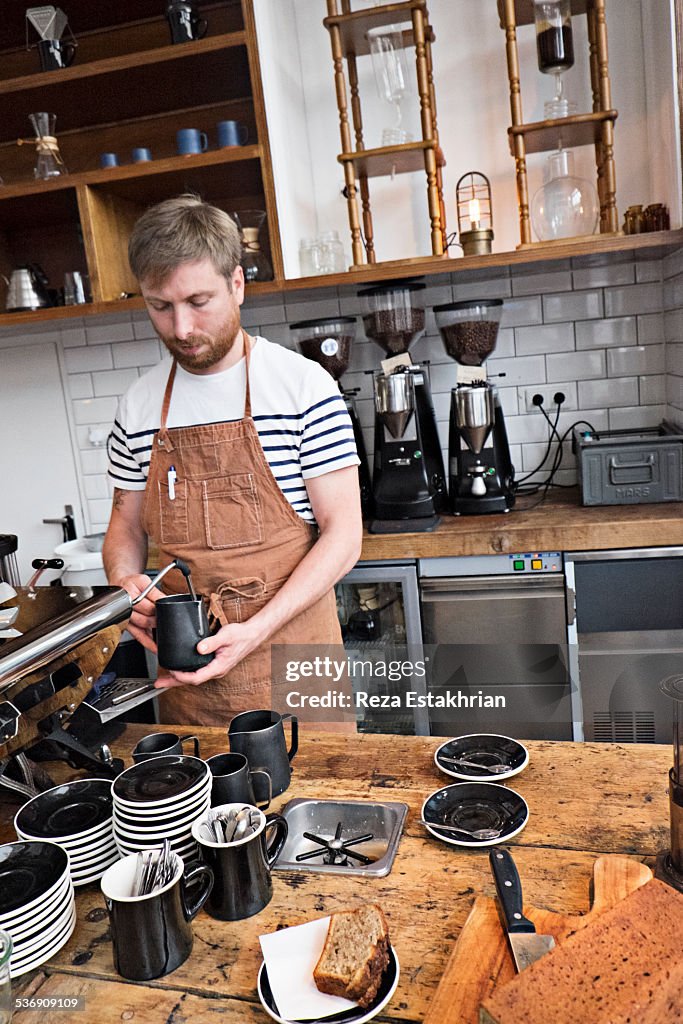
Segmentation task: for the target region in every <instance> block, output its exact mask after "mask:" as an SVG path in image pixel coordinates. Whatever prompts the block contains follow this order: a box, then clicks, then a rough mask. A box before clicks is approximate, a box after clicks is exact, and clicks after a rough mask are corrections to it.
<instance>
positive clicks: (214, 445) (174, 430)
mask: <svg viewBox="0 0 683 1024" xmlns="http://www.w3.org/2000/svg"><path fill="white" fill-rule="evenodd" d="M128 256H129V261H130V265H131V268H132V270H133V273H134V274H135V276H136V277H137V279H138V281H139V284H140V290H141V293H142V296H143V298H144V300H145V305H146V307H147V311H148V313H149V316H150V319H151V321H152V324H153V325H154V329H155V330H156V332H157V334H158V336H159V338H160V339H161V341H162V342H163V344H164V346H165V347H166V349H167V350H168V353H169V356H170V358H166V359H164V360H163V361H162V362H161V363H160V364H158V365H157V366H155V367H153V368H152V369H151V370H150V371H149V372H148V373H146V374H144V376H142V377H140V378H139V379H138V380H136V381H135V382H134V383H133V384H132V385H131V387H130V388H129V389H128V391H127V392H126V394H125V395H124V396H123V398H122V399H121V401H120V403H119V407H118V410H117V414H116V420H115V423H114V428H113V431H112V434H111V438H110V446H109V457H110V463H109V476H110V478H111V480H112V481H113V485H114V499H113V507H112V513H111V520H110V523H109V528H108V530H107V535H106V538H105V543H104V549H103V557H104V565H105V569H106V572H107V578H108V580H109V582H110V583H111V584H113V585H116V586H120V587H123V588H124V589H125V590H127V591H128V593H129V594H130V595H131V596H132V597H136V596H137V595H138V594H139V593H140V592H141V591H142V590H143V589H144V588H145V587H146V586H147V584H148V583H149V582H150V578H149V577H148V576H147V575H145V568H146V566H147V558H148V541H149V540H151V541H152V542H153V543H154V545H155V546H156V548H157V549H158V557H159V563H160V565H165V564H167V563H168V562H170V561H172V560H173V559H174V558H181V559H182V560H183V561H185V562H186V563H187V564H188V565H189V567H190V570H191V573H192V581H193V584H194V587H195V589H196V590H197V591H198V592H200V593H202V594H204V595H206V596H209V595H211V599H212V606H213V608H214V610H215V609H218V614H219V619H220V621H221V622H223V623H224V625H223V626H222V627H221V628H220V629H219V630H218V632H216V633H215V634H214V635H212V636H210V637H209V638H207V639H206V640H203V641H201V643H200V644H199V646H198V650H199V652H200V653H203V654H204V653H210V652H214V654H215V657H214V659H213V661H211V662H210V663H209V664H208V665H206V666H205V667H203V668H200V669H198V670H197V671H196V672H177V671H175V672H165V671H162V672H161V674H160V678H159V680H158V681H157V686H158V687H159V688H160V690H161V691H162V694H163V696H162V698H161V702H160V703H161V710H160V714H161V719H162V721H165V722H182V723H189V724H196V725H218V724H223V723H225V722H227V721H228V720H229V719H230V718H231V717H232V716H233V715H234V714H236V713H238V712H240V711H245V710H249V709H251V708H261V707H263V708H267V707H269V706H270V704H271V658H270V646H271V644H314V645H318V644H320V645H329V644H339V645H340V644H341V642H342V641H341V633H340V628H339V623H338V619H337V612H336V601H335V595H334V589H333V588H334V584H335V582H336V581H337V580H338V579H340V578H341V577H342V576H343V575H344V574H345V573H346V572H347V571H348V570H349V569H350V568H351V567H352V566H353V565H354V564H355V562H356V561H357V559H358V556H359V553H360V543H361V536H362V521H361V513H360V497H359V488H358V471H357V468H356V467H357V465H358V457H357V455H356V447H355V443H354V436H353V428H352V426H351V422H350V419H349V416H348V413H347V410H346V407H345V404H344V401H343V398H342V396H341V394H340V392H339V389H338V387H337V384H336V383H335V381H334V380H333V378H332V377H331V376H330V375H329V374H328V373H327V372H326V370H324V369H323V368H322V367H321V366H319V365H318V364H317V363H315V362H312V361H311V360H308V359H305V358H304V357H303V356H301V355H298V354H297V353H294V352H291V351H290V350H289V349H286V348H284V347H282V346H280V345H277V344H273V343H272V342H269V341H267V340H266V339H265V338H262V337H258V336H254V337H250V336H249V335H248V334H247V332H246V331H245V330H244V329H243V328H242V327H241V324H240V306H241V305H242V302H243V300H244V274H243V272H242V267H241V266H240V256H241V242H240V236H239V232H238V230H237V227H236V225H235V223H234V221H233V220H232V219H231V218H230V217H229V216H228V215H227V214H226V213H225V212H223V211H222V210H220V209H218V208H216V207H213V206H210V205H208V204H207V203H204V202H203V201H202V200H200V199H199V198H197V197H196V196H192V195H185V196H179V197H177V198H175V199H170V200H167V201H165V202H163V203H160V204H158V205H157V206H154V207H152V208H151V209H149V210H147V211H146V212H145V213H144V214H143V215H142V217H141V218H140V219H139V221H138V222H137V223H136V225H135V227H134V230H133V233H132V236H131V239H130V243H129V248H128ZM185 589H186V588H185V581H184V579H183V577H182V576H181V575H180V573H178V572H177V571H174V572H173V573H169V574H168V575H167V576H166V577H165V578H164V581H163V590H164V591H165V592H167V593H168V592H170V593H174V592H175V593H177V592H184V591H185ZM161 596H162V591H161V590H160V589H158V588H155V589H154V590H153V591H151V593H150V595H149V597H148V598H146V599H145V600H144V601H143V602H141V603H140V604H138V605H137V606H136V607H135V609H134V611H133V614H132V617H131V620H130V623H129V626H128V629H129V630H130V632H131V633H132V635H133V636H134V637H136V638H137V639H138V640H139V641H140V642H141V643H142V644H143V645H144V646H145V647H147V648H149V649H150V650H153V651H154V650H156V646H155V643H154V639H153V632H152V631H153V628H154V625H155V610H154V603H155V600H158V598H159V597H161ZM162 668H163V667H162Z"/></svg>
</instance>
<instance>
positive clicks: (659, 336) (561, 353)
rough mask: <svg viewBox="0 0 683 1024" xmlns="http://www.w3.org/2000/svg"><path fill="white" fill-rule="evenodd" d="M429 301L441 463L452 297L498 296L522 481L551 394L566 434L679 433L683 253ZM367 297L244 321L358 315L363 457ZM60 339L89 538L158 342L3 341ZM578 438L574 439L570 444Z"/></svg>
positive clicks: (125, 323)
mask: <svg viewBox="0 0 683 1024" xmlns="http://www.w3.org/2000/svg"><path fill="white" fill-rule="evenodd" d="M426 285H427V287H426V288H425V290H424V291H423V292H422V293H421V297H422V299H423V300H425V302H426V306H427V316H426V333H425V335H424V336H423V337H422V338H421V339H420V340H419V341H417V342H416V344H415V345H414V347H413V350H412V356H413V358H414V359H415V360H429V362H430V365H431V383H432V391H433V399H434V408H435V413H436V418H437V424H438V428H439V434H440V437H441V442H442V445H443V450H444V458H445V457H446V454H447V452H446V448H447V445H448V416H449V409H450V389H451V388H452V387H453V386H454V384H455V365H454V363H453V361H452V360H451V359H450V358H449V356H448V355H447V354H446V351H445V349H444V346H443V344H442V341H441V337H440V335H439V333H438V330H437V328H436V325H435V321H434V316H433V313H432V307H433V306H434V305H439V304H441V303H445V302H450V301H453V300H456V301H460V300H464V299H476V298H492V297H493V298H503V299H504V306H503V317H502V325H501V329H500V332H499V336H498V344H497V347H496V349H495V351H494V353H493V354H492V356H491V357H490V358H489V360H488V364H487V366H488V372H489V375H491V376H493V375H494V374H504V375H505V376H501V377H499V378H498V380H497V383H498V386H499V390H500V396H501V401H502V404H503V408H504V411H505V415H506V423H507V429H508V436H509V441H510V445H511V453H512V458H513V461H514V463H515V466H516V468H517V475H518V476H526V475H527V474H533V479H535V480H543V479H545V478H546V476H547V473H548V470H549V467H550V465H551V464H552V461H553V458H554V455H555V449H556V444H555V442H553V444H552V452H551V456H550V458H548V459H546V460H545V462H544V463H543V464H542V466H541V468H540V470H538V471H537V472H536V473H534V471H535V470H536V469H537V467H538V466H539V463H541V462H542V460H543V456H544V454H545V452H546V450H547V444H548V439H549V436H550V428H549V426H548V423H547V421H546V419H545V418H544V416H543V414H542V413H541V412H540V411H539V410H538V409H537V408H536V407H535V406H533V405H532V404H531V401H530V400H531V397H532V396H533V395H534V394H535V393H536V390H538V392H539V393H541V394H542V395H543V397H544V409H545V410H546V411H547V412H548V414H549V415H550V416H551V419H553V420H554V418H555V413H556V412H557V408H556V406H555V405H554V403H553V396H554V394H555V393H556V392H557V391H562V392H564V394H565V395H566V402H565V403H564V404H563V406H562V411H561V414H560V416H559V421H558V424H557V429H558V431H559V432H560V434H563V433H564V432H566V431H570V432H571V426H572V424H573V423H574V422H576V421H577V420H584V421H588V423H590V424H592V425H593V426H594V427H595V428H596V429H598V430H607V429H627V428H635V429H639V428H641V427H649V426H656V425H657V424H658V423H659V422H660V421H661V420H662V419H663V418H664V417H669V418H671V419H673V420H674V421H675V422H677V423H679V424H681V425H683V250H681V251H680V252H676V253H673V254H671V255H669V256H667V257H665V258H663V259H656V260H652V259H647V260H645V259H643V260H639V259H637V254H634V253H632V252H631V253H620V254H613V255H611V256H610V255H609V254H608V255H603V256H599V255H596V256H592V257H589V258H587V257H584V258H581V259H577V260H573V261H569V260H561V261H560V260H557V261H551V262H547V263H545V262H544V263H543V264H534V265H532V264H527V265H522V266H514V267H512V268H510V269H503V270H501V269H500V268H492V269H491V270H490V271H487V270H478V271H467V272H464V273H459V274H454V275H451V278H450V279H448V278H443V277H438V278H431V279H427V281H426ZM361 312H362V306H361V300H360V299H359V298H358V296H357V295H356V294H355V293H353V292H352V291H351V290H350V289H348V288H347V287H344V288H340V289H327V290H325V291H323V292H322V293H316V294H315V295H311V294H307V293H298V294H296V295H294V294H287V295H282V294H278V295H269V296H262V297H260V298H258V297H254V298H247V302H246V304H245V306H244V307H243V323H244V325H245V327H246V328H247V329H248V330H249V331H250V332H252V333H260V334H263V335H264V336H265V337H267V338H269V339H270V340H272V341H276V342H278V343H279V344H282V345H286V346H287V347H288V348H291V347H293V341H292V336H291V332H290V330H289V325H290V324H291V323H293V322H295V321H297V320H303V319H309V318H311V319H312V318H318V317H324V316H338V315H340V314H341V315H345V316H348V315H352V316H356V317H357V318H358V326H357V332H356V341H355V344H354V349H353V353H352V358H351V365H350V367H349V371H348V372H347V373H346V374H345V376H344V378H343V380H342V384H343V386H344V387H347V388H358V389H359V392H358V395H357V396H356V409H357V412H358V415H359V419H360V422H361V424H362V426H363V429H364V434H365V441H366V446H367V449H368V454H369V456H370V458H371V459H372V452H373V446H374V437H373V424H374V404H373V397H372V376H371V374H368V372H367V371H372V370H375V369H378V368H379V362H380V359H381V358H382V357H383V353H382V352H381V350H380V349H379V348H378V347H377V346H376V345H375V344H374V343H373V342H371V341H369V340H368V339H367V338H365V336H364V334H363V328H362V320H361ZM46 339H50V340H53V341H54V340H56V341H57V342H58V344H59V345H60V346H61V349H62V355H63V360H64V366H65V369H66V374H67V391H68V395H67V401H68V402H69V404H70V409H71V422H72V424H73V426H72V430H73V443H74V448H75V449H76V450H77V452H78V456H79V460H78V461H79V465H78V467H77V468H78V471H79V473H80V475H81V477H82V483H83V493H84V494H85V495H86V503H87V508H86V509H84V510H83V511H84V518H85V521H86V525H87V528H88V531H89V532H98V531H100V530H102V529H104V528H105V527H106V525H107V521H108V518H109V509H110V506H111V487H110V485H109V483H108V481H107V479H106V475H105V474H106V464H107V458H106V449H105V446H104V445H103V444H102V438H103V437H106V436H107V434H108V432H109V429H110V427H111V421H112V418H113V415H114V410H115V407H116V403H117V400H118V397H119V396H120V394H121V393H122V392H123V391H124V390H125V388H126V387H127V386H128V384H129V383H130V382H131V381H132V380H134V379H135V378H136V377H137V376H138V374H140V373H144V372H145V370H146V369H147V368H148V367H149V366H151V365H153V364H154V363H156V362H157V361H158V360H159V358H160V357H161V353H162V347H161V345H160V343H159V341H158V340H157V338H156V337H155V334H154V331H153V330H152V327H151V325H150V323H149V321H148V319H147V316H146V314H144V313H142V312H138V313H134V314H132V315H127V316H121V315H117V316H103V317H93V318H87V319H85V318H84V319H83V320H82V321H71V322H70V324H69V326H68V327H63V328H61V329H60V330H58V331H55V330H54V328H51V329H50V330H42V331H41V330H40V328H34V327H31V328H30V329H29V328H23V329H22V330H21V331H19V332H17V331H15V332H12V331H10V330H8V329H4V330H3V331H2V332H0V348H1V347H3V346H5V345H15V344H17V342H19V343H21V342H25V343H26V344H37V343H40V342H41V341H43V340H46ZM570 436H571V435H569V437H570ZM556 479H557V482H558V483H574V482H575V481H576V471H575V462H574V456H573V455H572V453H571V445H570V440H569V439H567V440H566V441H565V444H564V446H563V452H562V462H561V469H560V472H559V473H558V475H557V477H556Z"/></svg>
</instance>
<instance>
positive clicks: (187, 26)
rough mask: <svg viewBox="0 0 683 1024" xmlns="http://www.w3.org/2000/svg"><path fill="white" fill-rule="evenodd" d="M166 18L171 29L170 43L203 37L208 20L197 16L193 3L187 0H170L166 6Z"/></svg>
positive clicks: (186, 41)
mask: <svg viewBox="0 0 683 1024" xmlns="http://www.w3.org/2000/svg"><path fill="white" fill-rule="evenodd" d="M166 20H167V21H168V27H169V28H170V30H171V42H172V43H188V42H190V41H191V40H193V39H203V38H204V36H205V35H206V30H207V28H208V22H207V21H206V20H205V19H204V18H200V17H199V14H198V13H197V11H196V9H195V6H194V4H192V3H188V2H187V0H171V3H169V5H168V7H167V8H166Z"/></svg>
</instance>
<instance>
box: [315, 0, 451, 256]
mask: <svg viewBox="0 0 683 1024" xmlns="http://www.w3.org/2000/svg"><path fill="white" fill-rule="evenodd" d="M323 24H324V25H325V28H327V30H328V31H329V33H330V42H331V46H332V60H333V63H334V80H335V90H336V96H337V107H338V110H339V131H340V135H341V146H342V152H341V153H340V154H339V156H338V157H337V159H338V160H339V162H340V163H341V165H342V167H343V168H344V184H345V195H346V201H347V209H348V215H349V227H350V230H351V250H352V253H353V267H352V269H355V268H357V267H361V266H364V265H366V264H367V263H371V264H372V263H375V262H376V259H377V257H376V254H375V242H374V226H373V222H372V211H371V206H370V190H369V187H368V179H369V178H372V177H380V176H382V175H389V174H408V173H412V172H414V171H419V170H424V172H425V174H426V176H427V206H428V210H429V220H430V230H431V245H432V253H433V255H434V256H441V255H443V253H445V251H446V213H445V206H444V201H443V182H442V173H441V168H442V167H443V164H444V159H443V154H442V152H441V149H440V147H439V133H438V128H437V122H436V97H435V93H434V75H433V67H432V54H431V44H432V42H433V41H434V32H433V31H432V28H431V25H430V24H429V14H428V11H427V3H426V0H407V2H400V3H388V4H384V5H383V6H381V7H371V8H365V9H363V10H359V11H352V10H351V0H327V17H326V18H324V19H323ZM404 24H405V25H406V26H407V27H406V28H404V29H403V31H402V42H403V46H404V48H409V47H414V48H415V63H416V73H417V88H418V95H419V98H420V121H421V128H422V139H421V141H419V142H416V143H404V144H402V145H397V146H382V147H380V148H376V149H366V147H365V142H364V139H363V116H362V112H361V103H360V94H359V89H358V69H357V64H356V61H357V58H358V57H360V56H363V55H365V54H368V53H369V52H370V48H369V44H368V40H367V32H368V29H371V28H378V27H382V26H387V25H404ZM344 61H346V69H347V74H348V81H349V92H350V95H351V119H352V122H353V131H354V137H353V138H352V136H351V127H350V125H349V115H348V101H347V87H346V79H345V75H344ZM356 182H358V185H356ZM359 192H360V200H361V209H362V223H363V228H362V232H361V218H360V217H359V213H358V193H359Z"/></svg>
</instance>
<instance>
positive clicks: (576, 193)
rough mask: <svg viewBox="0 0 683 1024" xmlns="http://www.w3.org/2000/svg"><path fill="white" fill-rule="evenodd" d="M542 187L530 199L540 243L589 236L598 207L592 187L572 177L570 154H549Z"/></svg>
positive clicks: (594, 225) (595, 219) (592, 230)
mask: <svg viewBox="0 0 683 1024" xmlns="http://www.w3.org/2000/svg"><path fill="white" fill-rule="evenodd" d="M544 182H545V183H544V184H543V185H542V186H541V188H539V190H538V192H536V194H535V196H534V198H533V199H532V200H531V211H530V212H531V223H532V225H533V228H534V231H535V232H536V236H537V237H538V239H539V240H540V241H541V242H549V241H553V240H554V239H556V238H574V237H576V236H577V235H592V234H593V233H594V232H595V229H596V227H597V226H598V218H599V216H600V204H599V202H598V194H597V192H596V190H595V186H594V185H593V184H592V183H591V182H590V181H588V180H587V179H586V178H579V177H578V176H577V175H575V174H574V154H573V153H571V152H570V151H569V150H566V149H561V150H558V151H557V152H556V153H551V154H550V156H549V157H548V159H547V161H546V165H545V171H544Z"/></svg>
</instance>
